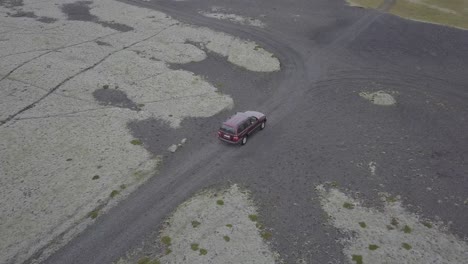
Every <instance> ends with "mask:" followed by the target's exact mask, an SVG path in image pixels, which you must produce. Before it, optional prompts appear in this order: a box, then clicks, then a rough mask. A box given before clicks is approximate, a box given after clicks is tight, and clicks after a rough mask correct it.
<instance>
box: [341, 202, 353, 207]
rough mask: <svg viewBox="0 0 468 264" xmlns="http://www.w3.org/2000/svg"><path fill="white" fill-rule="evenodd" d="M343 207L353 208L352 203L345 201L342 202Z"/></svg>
mask: <svg viewBox="0 0 468 264" xmlns="http://www.w3.org/2000/svg"><path fill="white" fill-rule="evenodd" d="M343 208H346V209H353V208H354V204H352V203H348V202H345V203H343Z"/></svg>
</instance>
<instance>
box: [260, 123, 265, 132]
mask: <svg viewBox="0 0 468 264" xmlns="http://www.w3.org/2000/svg"><path fill="white" fill-rule="evenodd" d="M265 126H266V122H265V121H263V122H262V124H261V125H260V129H262V130H263V129H264V128H265Z"/></svg>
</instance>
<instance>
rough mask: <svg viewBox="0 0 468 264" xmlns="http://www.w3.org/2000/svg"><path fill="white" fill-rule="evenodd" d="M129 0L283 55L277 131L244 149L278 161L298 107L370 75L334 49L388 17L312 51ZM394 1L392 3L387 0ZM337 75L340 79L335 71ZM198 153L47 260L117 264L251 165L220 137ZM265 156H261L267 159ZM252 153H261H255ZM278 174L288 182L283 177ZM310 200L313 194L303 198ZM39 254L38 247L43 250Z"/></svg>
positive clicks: (263, 32)
mask: <svg viewBox="0 0 468 264" xmlns="http://www.w3.org/2000/svg"><path fill="white" fill-rule="evenodd" d="M123 2H127V3H131V4H135V5H140V6H143V7H147V8H155V9H157V10H160V11H162V12H165V13H167V14H169V15H171V16H174V17H175V18H176V19H178V20H181V21H183V22H186V23H189V24H195V25H199V26H207V27H210V28H212V29H214V30H219V31H223V32H226V33H228V34H233V35H236V36H242V37H246V38H249V39H251V40H255V41H256V42H258V43H260V44H261V45H262V46H264V47H266V49H268V50H270V51H271V52H273V53H274V54H275V55H276V56H277V57H278V58H279V59H280V61H281V63H282V72H281V83H279V84H277V85H278V89H277V90H276V92H275V93H274V94H272V95H271V97H269V98H268V99H266V100H265V101H264V103H263V104H261V105H259V107H258V110H259V111H263V112H266V113H268V116H269V123H268V129H269V130H271V131H277V132H272V133H271V134H265V137H263V138H262V137H257V138H256V139H255V140H253V141H251V142H249V146H248V147H249V148H246V149H245V150H243V151H244V152H245V153H246V155H252V152H253V150H254V149H255V148H259V149H263V153H262V154H261V155H260V156H261V158H263V159H264V160H265V159H268V160H272V163H274V159H273V157H268V154H265V153H269V152H274V151H276V149H275V147H269V145H271V141H274V140H278V139H279V138H281V131H285V129H287V128H288V126H289V125H288V119H289V118H290V117H291V116H292V115H293V113H295V112H297V111H299V112H300V113H301V112H304V113H305V111H307V110H305V108H304V107H305V105H307V102H306V101H307V100H308V99H307V98H311V97H321V96H322V95H324V94H326V93H328V92H329V91H330V89H334V87H338V86H340V85H343V84H344V83H347V82H348V81H349V79H347V78H350V79H352V80H353V81H356V79H360V78H361V79H367V78H368V76H363V75H362V72H360V71H359V70H356V71H346V72H341V73H339V72H336V71H334V68H333V63H334V59H335V54H337V53H340V52H344V53H345V51H344V49H345V48H346V47H347V46H348V45H349V44H350V43H351V42H353V41H354V40H356V38H357V37H358V36H359V35H360V34H361V33H362V32H364V31H365V30H366V29H368V28H369V27H370V26H371V25H372V24H373V23H374V22H375V21H377V20H378V19H380V18H381V17H382V15H383V13H381V12H379V11H368V12H365V13H364V15H363V16H362V17H360V18H359V19H357V20H355V21H353V22H352V24H351V25H349V26H348V27H347V28H346V30H345V31H344V32H342V34H340V35H339V36H338V37H336V38H335V39H334V40H333V41H331V42H330V43H329V44H328V45H326V46H324V47H323V48H320V49H318V50H315V51H314V52H313V53H309V52H308V51H309V50H310V49H309V47H308V44H307V43H301V42H298V41H295V40H293V39H292V38H291V36H289V35H288V34H287V33H284V32H281V31H277V30H274V29H253V28H247V27H244V26H238V25H234V24H231V23H228V22H223V21H219V20H214V19H209V18H205V17H202V16H200V15H198V14H193V13H191V12H185V11H182V10H180V9H178V8H176V7H171V6H170V4H164V3H158V2H141V1H131V0H129V1H123ZM389 2H391V1H386V2H385V3H389ZM385 6H388V5H385ZM400 73H401V72H400V71H398V70H396V71H395V72H394V73H392V74H391V75H390V76H389V78H390V79H391V80H393V79H395V78H399V77H400V76H401V75H400ZM336 74H338V75H339V76H340V77H336ZM373 74H377V73H373ZM373 74H370V75H371V76H372V75H373ZM381 74H383V75H385V76H387V72H385V71H383V72H381ZM412 78H417V77H415V76H413V75H411V74H407V79H412ZM381 79H382V78H380V79H379V80H381ZM394 83H395V84H401V81H395V82H394ZM415 89H416V88H415ZM453 91H454V95H453V96H452V97H456V96H458V95H462V96H466V91H461V90H460V89H456V88H454V89H453ZM351 94H352V93H351V92H348V93H345V94H343V95H342V96H341V97H340V98H339V100H338V101H340V100H341V101H342V100H346V99H348V98H349V97H350V96H351ZM333 99H336V98H330V97H328V96H324V99H323V100H321V101H320V102H317V104H316V105H315V106H314V107H311V109H317V111H318V112H320V111H321V110H319V109H320V107H322V106H323V107H326V106H327V104H329V103H331V102H332V100H333ZM323 111H325V110H323ZM324 113H325V112H324ZM322 114H323V113H322ZM298 115H299V116H300V115H301V114H298ZM327 118H330V116H327V115H326V114H324V115H323V116H321V117H319V118H318V120H322V121H323V122H325V121H326V119H327ZM317 133H318V132H317ZM315 136H318V135H315ZM284 145H285V144H280V146H281V147H284ZM286 145H287V144H286ZM293 145H294V144H293ZM294 146H295V147H290V148H291V149H289V150H288V151H290V153H293V152H295V151H296V149H294V148H297V145H294ZM192 151H193V153H194V154H192V155H188V156H187V157H186V159H184V160H183V162H182V163H176V164H171V163H170V164H169V165H167V166H165V167H164V168H163V171H162V172H161V174H160V175H159V176H158V177H153V178H151V179H150V180H149V181H148V182H147V183H146V184H145V185H144V186H141V187H140V188H139V189H138V191H136V192H134V193H133V194H131V195H130V196H129V197H128V198H127V199H126V200H124V201H122V202H121V203H120V204H119V205H118V206H116V207H115V208H112V209H111V210H110V211H109V212H108V213H107V214H106V215H103V216H102V217H99V218H98V219H97V221H96V223H95V224H93V225H92V226H90V227H88V228H87V229H86V230H85V231H84V232H83V233H82V234H80V235H79V236H78V237H76V238H75V239H73V240H72V241H71V242H70V243H68V244H67V245H66V246H65V247H63V248H62V249H60V250H59V251H57V252H56V253H55V254H53V255H52V256H51V257H50V258H48V259H47V260H45V261H44V263H87V264H91V263H111V262H112V261H115V260H116V259H118V258H119V257H121V256H122V255H123V254H124V253H125V252H127V251H128V250H129V249H131V248H132V247H134V246H135V245H137V244H139V243H140V242H141V239H142V238H143V237H145V236H146V235H147V234H148V233H151V232H153V231H154V228H155V227H157V226H158V224H160V223H161V222H162V221H163V219H164V217H166V216H167V214H168V213H170V212H171V211H172V210H173V209H174V208H175V207H176V206H177V205H179V204H180V203H181V202H183V201H184V200H185V199H187V198H188V197H190V196H191V194H193V193H194V192H196V191H197V190H199V189H200V188H203V187H206V186H207V185H209V184H210V183H211V182H215V181H216V178H217V177H219V174H220V172H222V171H226V170H228V168H230V167H232V166H230V165H229V164H230V163H231V162H230V161H232V160H237V159H240V160H242V162H244V163H245V162H247V161H245V160H244V159H242V158H239V157H240V154H239V151H238V149H237V148H226V147H225V146H224V145H221V144H218V142H217V141H212V142H209V143H207V144H204V145H203V147H202V148H200V149H197V150H192ZM325 152H326V151H324V154H323V155H332V154H330V152H331V153H333V150H331V151H329V152H326V153H325ZM285 153H287V152H285ZM265 155H266V156H267V157H265ZM292 155H294V154H292ZM311 155H312V156H313V155H314V154H311ZM261 158H258V159H260V161H261ZM253 159H257V158H256V157H254V158H253ZM220 164H221V165H220ZM239 166H240V165H239ZM248 173H249V171H246V174H248ZM267 174H268V172H264V173H261V175H259V176H258V178H259V179H263V178H265V177H267ZM276 180H277V181H279V182H281V181H282V180H280V179H276ZM302 180H307V179H302ZM346 181H347V180H346ZM299 182H300V180H299ZM269 184H270V185H268V184H266V185H268V188H274V186H273V185H272V184H279V183H269ZM281 185H282V186H281V187H278V188H279V189H281V188H282V189H281V190H282V191H284V192H290V191H291V190H292V189H286V188H293V187H291V186H290V185H288V183H284V182H282V183H281ZM305 200H306V198H304V201H305ZM284 206H286V205H284ZM272 221H273V220H272ZM273 222H274V221H273ZM290 228H294V227H290ZM280 239H284V240H285V241H286V240H288V239H289V237H288V236H286V235H284V236H282V237H281V238H280ZM280 246H281V245H280ZM286 250H287V249H286ZM286 250H285V251H286ZM40 253H41V252H38V254H37V255H39V254H40ZM284 257H286V258H287V257H288V256H285V255H284ZM30 261H32V259H30ZM30 261H28V262H30Z"/></svg>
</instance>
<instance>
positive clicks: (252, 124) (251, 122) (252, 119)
mask: <svg viewBox="0 0 468 264" xmlns="http://www.w3.org/2000/svg"><path fill="white" fill-rule="evenodd" d="M247 122H248V126H249V128H248V129H249V131H248V132H247V133H248V134H252V133H253V132H255V130H256V129H257V128H258V119H257V118H256V117H254V116H252V117H250V118H249V119H248V120H247Z"/></svg>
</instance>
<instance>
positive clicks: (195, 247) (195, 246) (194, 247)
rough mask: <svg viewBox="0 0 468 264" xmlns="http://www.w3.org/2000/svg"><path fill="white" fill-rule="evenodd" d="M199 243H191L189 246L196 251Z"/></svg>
mask: <svg viewBox="0 0 468 264" xmlns="http://www.w3.org/2000/svg"><path fill="white" fill-rule="evenodd" d="M198 246H199V245H198V244H197V243H192V244H190V248H191V249H192V250H193V251H198V249H199V247H198Z"/></svg>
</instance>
